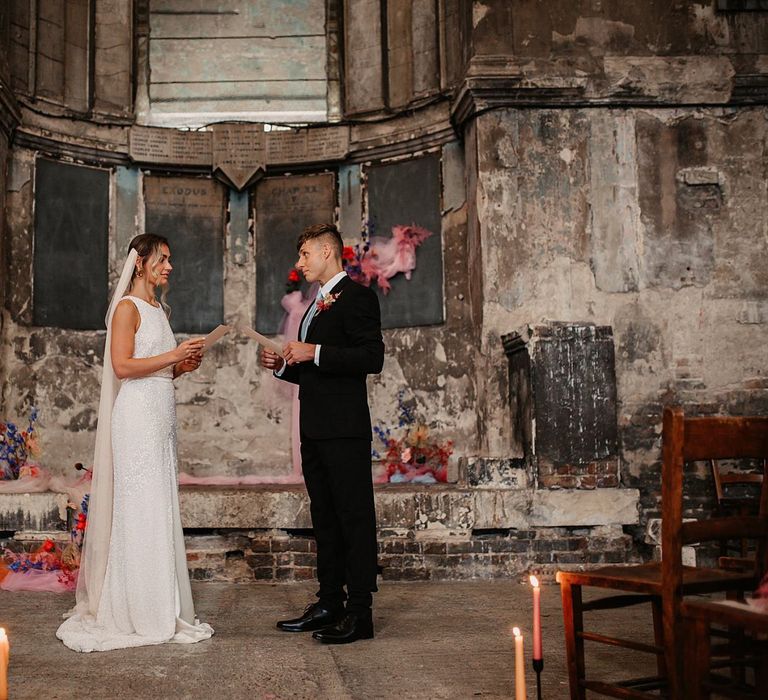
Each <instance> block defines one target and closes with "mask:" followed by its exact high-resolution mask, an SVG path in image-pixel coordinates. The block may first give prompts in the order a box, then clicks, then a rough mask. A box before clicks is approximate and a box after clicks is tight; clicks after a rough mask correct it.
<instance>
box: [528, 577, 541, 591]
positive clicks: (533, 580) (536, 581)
mask: <svg viewBox="0 0 768 700" xmlns="http://www.w3.org/2000/svg"><path fill="white" fill-rule="evenodd" d="M529 578H530V580H531V585H532V586H533V587H534V588H538V587H539V579H537V578H536V577H535V576H530V577H529Z"/></svg>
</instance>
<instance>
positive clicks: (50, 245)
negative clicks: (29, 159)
mask: <svg viewBox="0 0 768 700" xmlns="http://www.w3.org/2000/svg"><path fill="white" fill-rule="evenodd" d="M108 240H109V172H108V171H106V170H98V169H96V168H86V167H82V166H78V165H69V164H66V163H59V162H57V161H51V160H45V159H43V158H40V159H38V161H37V169H36V177H35V254H34V293H33V299H34V302H33V305H34V312H33V322H34V324H35V325H37V326H56V327H59V328H73V329H79V330H88V329H101V328H104V316H105V314H106V312H107V294H108V289H107V245H108Z"/></svg>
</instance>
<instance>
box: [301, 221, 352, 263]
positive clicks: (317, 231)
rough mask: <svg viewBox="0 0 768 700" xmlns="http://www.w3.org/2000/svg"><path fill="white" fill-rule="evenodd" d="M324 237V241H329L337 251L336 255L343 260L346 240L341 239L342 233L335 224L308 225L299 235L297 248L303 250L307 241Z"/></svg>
mask: <svg viewBox="0 0 768 700" xmlns="http://www.w3.org/2000/svg"><path fill="white" fill-rule="evenodd" d="M318 238H319V239H324V240H323V242H327V243H329V244H330V245H331V246H332V247H333V249H334V252H335V253H336V257H337V258H338V259H339V260H341V254H342V252H343V251H344V241H342V240H341V234H340V233H339V229H337V228H336V227H335V226H334V225H333V224H314V225H312V226H307V228H305V229H304V230H303V231H302V232H301V235H300V236H299V240H298V241H297V242H296V250H301V246H303V245H304V244H305V243H306V242H307V241H312V240H315V239H318Z"/></svg>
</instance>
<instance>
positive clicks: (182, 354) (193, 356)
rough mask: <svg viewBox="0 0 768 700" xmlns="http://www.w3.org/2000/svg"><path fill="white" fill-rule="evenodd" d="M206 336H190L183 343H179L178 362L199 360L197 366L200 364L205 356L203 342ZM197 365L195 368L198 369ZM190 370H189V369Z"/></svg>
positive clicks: (177, 348) (177, 349)
mask: <svg viewBox="0 0 768 700" xmlns="http://www.w3.org/2000/svg"><path fill="white" fill-rule="evenodd" d="M204 341H205V339H204V338H190V339H189V340H185V341H184V342H183V343H179V344H178V346H177V347H176V350H175V352H176V358H175V359H176V362H177V363H179V362H186V361H188V360H197V367H199V366H200V361H201V360H202V358H203V342H204ZM197 367H195V369H197ZM187 371H189V370H187Z"/></svg>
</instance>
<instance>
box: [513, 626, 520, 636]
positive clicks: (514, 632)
mask: <svg viewBox="0 0 768 700" xmlns="http://www.w3.org/2000/svg"><path fill="white" fill-rule="evenodd" d="M512 634H514V635H515V637H519V636H520V628H519V627H513V628H512Z"/></svg>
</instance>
